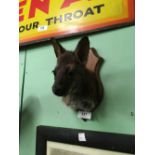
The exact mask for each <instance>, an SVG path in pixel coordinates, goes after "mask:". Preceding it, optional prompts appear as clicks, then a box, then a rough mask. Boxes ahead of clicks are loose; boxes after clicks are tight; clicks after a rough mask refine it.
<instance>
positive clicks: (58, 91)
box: [52, 85, 63, 96]
mask: <svg viewBox="0 0 155 155" xmlns="http://www.w3.org/2000/svg"><path fill="white" fill-rule="evenodd" d="M52 90H53V93H54V94H55V95H58V96H63V90H62V88H61V86H57V85H54V86H53V87H52Z"/></svg>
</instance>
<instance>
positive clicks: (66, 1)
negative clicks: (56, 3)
mask: <svg viewBox="0 0 155 155" xmlns="http://www.w3.org/2000/svg"><path fill="white" fill-rule="evenodd" d="M77 1H80V0H64V3H63V4H62V6H61V9H63V8H66V7H69V6H70V4H71V3H74V2H77Z"/></svg>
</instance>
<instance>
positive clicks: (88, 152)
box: [36, 126, 135, 155]
mask: <svg viewBox="0 0 155 155" xmlns="http://www.w3.org/2000/svg"><path fill="white" fill-rule="evenodd" d="M134 153H135V136H134V135H126V134H117V133H105V132H96V131H88V130H79V129H68V128H59V127H49V126H38V127H37V137H36V155H127V154H134Z"/></svg>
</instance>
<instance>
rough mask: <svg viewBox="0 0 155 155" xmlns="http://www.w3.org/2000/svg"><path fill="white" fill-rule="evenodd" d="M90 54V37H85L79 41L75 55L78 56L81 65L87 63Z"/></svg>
mask: <svg viewBox="0 0 155 155" xmlns="http://www.w3.org/2000/svg"><path fill="white" fill-rule="evenodd" d="M88 53H89V39H88V37H83V38H82V39H81V40H80V41H79V43H78V45H77V47H76V49H75V54H76V55H77V57H78V59H79V60H80V62H81V63H86V62H87V58H88Z"/></svg>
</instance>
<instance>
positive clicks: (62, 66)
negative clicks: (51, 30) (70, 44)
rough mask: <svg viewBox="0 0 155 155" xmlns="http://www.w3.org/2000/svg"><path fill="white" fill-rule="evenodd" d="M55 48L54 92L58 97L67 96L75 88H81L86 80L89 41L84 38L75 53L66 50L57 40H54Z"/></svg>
mask: <svg viewBox="0 0 155 155" xmlns="http://www.w3.org/2000/svg"><path fill="white" fill-rule="evenodd" d="M53 47H54V51H55V54H56V57H57V65H56V67H55V69H54V70H53V74H54V78H55V81H54V84H53V86H52V90H53V93H54V94H56V95H57V96H66V95H68V93H70V92H71V91H73V87H74V88H75V87H81V81H83V80H84V79H85V72H86V67H85V65H86V62H87V58H88V53H89V48H90V47H89V40H88V37H83V38H82V39H81V40H80V41H79V43H78V45H77V47H76V48H75V50H74V51H68V50H66V49H65V48H64V47H62V46H61V45H60V44H59V43H58V42H57V41H56V40H53Z"/></svg>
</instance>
